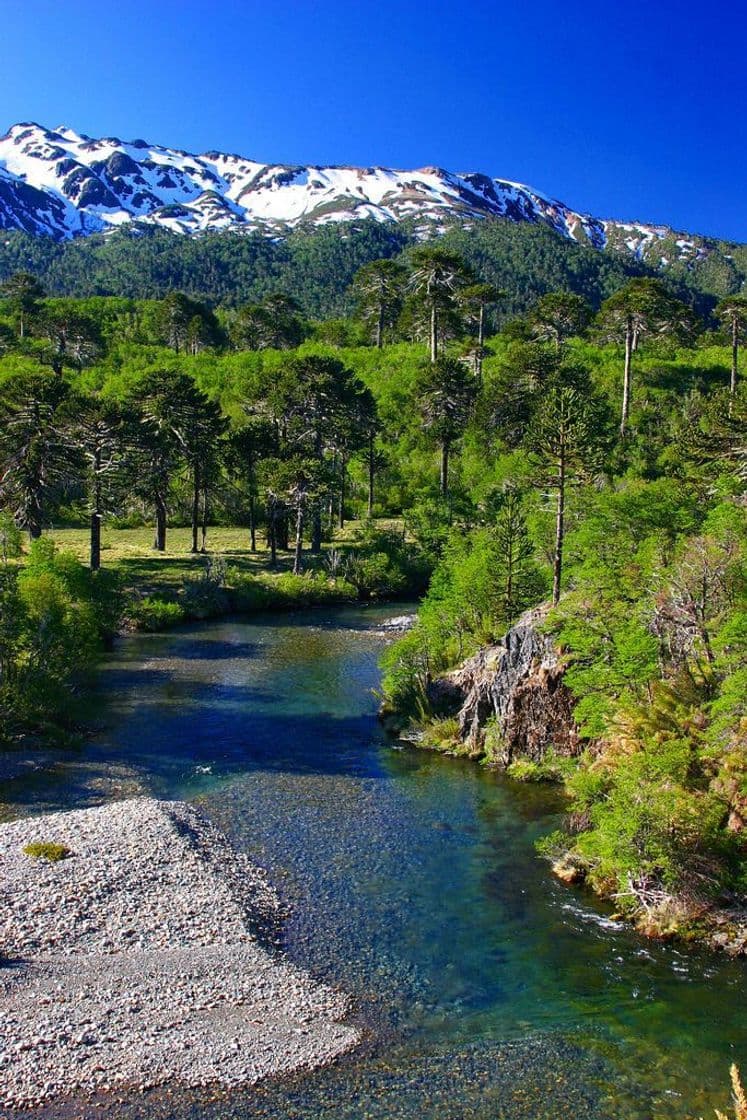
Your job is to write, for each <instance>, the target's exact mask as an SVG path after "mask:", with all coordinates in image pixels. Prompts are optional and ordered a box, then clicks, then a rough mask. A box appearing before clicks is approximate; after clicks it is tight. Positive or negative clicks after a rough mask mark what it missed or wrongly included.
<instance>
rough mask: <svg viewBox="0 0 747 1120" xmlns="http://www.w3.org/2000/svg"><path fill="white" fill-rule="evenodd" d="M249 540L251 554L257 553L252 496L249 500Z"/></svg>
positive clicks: (255, 519) (255, 522)
mask: <svg viewBox="0 0 747 1120" xmlns="http://www.w3.org/2000/svg"><path fill="white" fill-rule="evenodd" d="M249 540H250V541H251V550H252V552H256V551H257V517H256V511H255V506H254V495H253V494H252V496H251V498H250V499H249Z"/></svg>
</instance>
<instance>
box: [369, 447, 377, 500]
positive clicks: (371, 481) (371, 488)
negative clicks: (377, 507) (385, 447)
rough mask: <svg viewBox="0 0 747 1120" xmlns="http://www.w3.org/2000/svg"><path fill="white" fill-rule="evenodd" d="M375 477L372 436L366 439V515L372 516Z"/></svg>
mask: <svg viewBox="0 0 747 1120" xmlns="http://www.w3.org/2000/svg"><path fill="white" fill-rule="evenodd" d="M375 477H376V451H375V449H374V437H373V436H370V437H369V440H368V516H369V517H373V507H374V479H375Z"/></svg>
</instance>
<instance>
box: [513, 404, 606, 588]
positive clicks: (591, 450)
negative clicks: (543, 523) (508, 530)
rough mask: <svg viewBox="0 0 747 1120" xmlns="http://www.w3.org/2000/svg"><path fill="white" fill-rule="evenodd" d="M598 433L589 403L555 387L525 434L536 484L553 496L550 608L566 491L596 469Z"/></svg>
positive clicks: (557, 582)
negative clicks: (535, 475) (537, 480)
mask: <svg viewBox="0 0 747 1120" xmlns="http://www.w3.org/2000/svg"><path fill="white" fill-rule="evenodd" d="M598 430H599V420H598V416H596V415H595V412H594V409H593V407H592V405H591V403H590V402H589V401H588V400H587V399H585V397H584V396H583V395H582V394H581V393H579V392H578V390H576V389H572V388H569V387H567V386H562V385H557V384H556V385H553V386H552V387H551V388H550V389H549V391H548V392H547V393H546V394H545V396H544V398H543V400H542V403H541V405H540V407H539V409H538V410H537V413H536V414H535V416H534V419H533V422H532V424H531V425H530V428H529V431H528V432H527V436H526V447H527V450H528V451H529V452H530V454H531V455H532V456H533V458H534V461H535V463H536V465H537V466H538V468H539V471H540V480H541V482H542V483H543V484H545V485H547V486H549V487H550V488H551V489H552V490H554V492H555V550H554V559H553V582H552V601H553V605H556V604H557V603H558V601H559V599H560V587H561V578H562V572H563V544H564V540H565V505H566V495H567V491H568V487H569V485H571V484H572V483H573V482H574V481H577V480H578V479H580V478H582V477H584V475H588V473H589V472H590V471H591V470H593V468H594V467H595V466H596V465H597V463H598V459H599V435H598Z"/></svg>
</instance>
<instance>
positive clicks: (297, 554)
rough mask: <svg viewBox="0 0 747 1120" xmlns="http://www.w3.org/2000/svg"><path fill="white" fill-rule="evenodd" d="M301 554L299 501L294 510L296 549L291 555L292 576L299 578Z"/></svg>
mask: <svg viewBox="0 0 747 1120" xmlns="http://www.w3.org/2000/svg"><path fill="white" fill-rule="evenodd" d="M302 552H303V502H302V501H299V503H298V509H297V510H296V548H295V551H294V553H293V575H294V576H300V574H301V570H302V565H301V554H302Z"/></svg>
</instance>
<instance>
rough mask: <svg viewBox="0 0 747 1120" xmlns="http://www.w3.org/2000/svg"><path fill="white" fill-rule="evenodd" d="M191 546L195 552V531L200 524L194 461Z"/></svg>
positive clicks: (196, 474) (198, 468)
mask: <svg viewBox="0 0 747 1120" xmlns="http://www.w3.org/2000/svg"><path fill="white" fill-rule="evenodd" d="M192 487H193V489H192V548H191V550H190V551H192V552H197V551H198V548H197V532H198V529H199V526H200V465H199V463H197V462H195V463H194V464H193V467H192Z"/></svg>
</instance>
